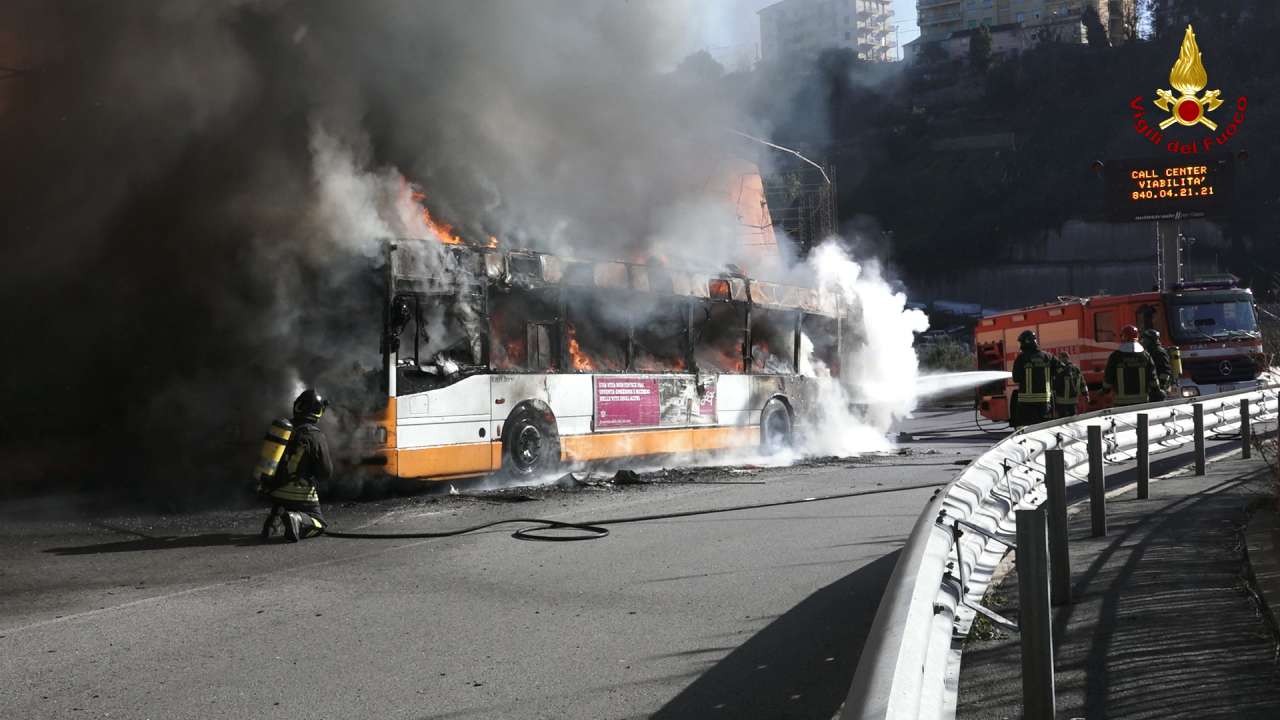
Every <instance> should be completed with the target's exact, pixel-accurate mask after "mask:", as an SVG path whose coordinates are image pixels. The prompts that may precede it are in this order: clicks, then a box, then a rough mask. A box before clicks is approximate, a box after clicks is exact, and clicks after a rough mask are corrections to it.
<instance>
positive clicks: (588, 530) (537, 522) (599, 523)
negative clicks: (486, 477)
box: [324, 482, 949, 542]
mask: <svg viewBox="0 0 1280 720" xmlns="http://www.w3.org/2000/svg"><path fill="white" fill-rule="evenodd" d="M947 484H949V483H946V482H934V483H919V484H916V485H899V486H895V487H886V488H875V489H873V490H856V491H853V492H847V493H838V494H835V495H818V496H815V497H807V498H797V499H793V500H776V501H773V502H763V503H750V504H746V505H727V506H721V507H712V508H703V509H701V510H684V511H680V512H669V513H656V514H652V515H632V516H629V517H620V518H606V519H604V520H584V521H582V522H562V521H560V520H547V519H544V518H507V519H505V520H495V521H493V522H487V523H483V524H480V525H472V526H470V527H464V528H459V529H457V530H441V531H436V532H402V533H370V532H346V531H341V530H325V532H324V534H325V535H327V536H329V537H335V538H347V539H353V540H423V539H432V538H447V537H457V536H458V535H466V534H468V533H473V532H478V531H480V530H485V529H488V528H491V527H496V526H498V525H508V524H512V523H520V524H522V525H525V526H526V527H522V528H520V529H518V530H516V531H515V532H513V533H511V537H513V538H515V539H517V540H540V541H543V542H573V541H577V540H598V539H599V538H602V537H607V536H608V535H609V528H608V527H606V526H608V525H623V524H626V523H638V522H650V521H654V520H671V519H673V518H684V517H694V516H697V515H714V514H717V513H728V512H740V511H742V510H758V509H761V508H773V507H783V506H786V505H800V504H803V503H814V502H826V501H828V500H844V499H847V498H854V497H862V496H864V495H881V494H884V493H894V492H905V491H907V490H923V489H927V488H938V487H942V486H944V485H947ZM556 530H573V531H576V532H577V534H572V535H557V534H546V533H547V532H548V531H556Z"/></svg>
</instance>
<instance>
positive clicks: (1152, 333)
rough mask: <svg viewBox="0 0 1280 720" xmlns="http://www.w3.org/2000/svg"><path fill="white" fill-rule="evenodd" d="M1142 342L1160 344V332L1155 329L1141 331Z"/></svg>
mask: <svg viewBox="0 0 1280 720" xmlns="http://www.w3.org/2000/svg"><path fill="white" fill-rule="evenodd" d="M1142 340H1143V342H1149V343H1156V344H1159V342H1160V331H1159V330H1157V329H1155V328H1147V329H1146V330H1143V331H1142Z"/></svg>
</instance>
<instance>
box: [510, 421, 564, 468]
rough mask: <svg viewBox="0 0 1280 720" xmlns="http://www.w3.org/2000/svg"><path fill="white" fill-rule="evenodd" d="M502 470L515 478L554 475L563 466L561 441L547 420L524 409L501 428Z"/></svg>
mask: <svg viewBox="0 0 1280 720" xmlns="http://www.w3.org/2000/svg"><path fill="white" fill-rule="evenodd" d="M502 438H503V443H502V444H503V456H504V457H503V470H505V471H506V472H507V473H508V474H510V475H514V476H528V475H537V474H540V473H544V472H551V471H552V470H554V469H555V467H556V466H557V465H559V464H560V438H559V436H558V435H557V434H556V432H555V430H553V429H552V428H551V426H550V425H549V424H548V423H547V421H546V420H545V419H543V418H542V417H541V416H539V415H538V414H537V413H536V412H534V411H531V410H529V409H527V408H522V409H521V410H519V411H517V412H516V413H515V414H513V415H512V416H511V417H510V418H508V419H507V423H506V425H505V426H504V427H503V428H502Z"/></svg>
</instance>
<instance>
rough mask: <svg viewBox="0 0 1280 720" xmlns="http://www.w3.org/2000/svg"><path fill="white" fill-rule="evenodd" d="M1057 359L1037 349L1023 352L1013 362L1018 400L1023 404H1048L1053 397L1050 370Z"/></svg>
mask: <svg viewBox="0 0 1280 720" xmlns="http://www.w3.org/2000/svg"><path fill="white" fill-rule="evenodd" d="M1056 365H1057V361H1056V360H1054V359H1053V358H1052V357H1050V356H1049V355H1048V354H1047V353H1044V352H1041V351H1039V350H1037V351H1034V352H1024V353H1022V354H1021V355H1019V356H1018V359H1017V361H1015V362H1014V364H1013V379H1014V381H1015V382H1017V383H1018V402H1019V403H1022V404H1024V405H1048V404H1049V402H1050V401H1051V400H1052V399H1053V392H1052V388H1051V378H1052V371H1053V369H1054V367H1055V366H1056Z"/></svg>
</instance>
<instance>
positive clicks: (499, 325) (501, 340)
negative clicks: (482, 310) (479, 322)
mask: <svg viewBox="0 0 1280 720" xmlns="http://www.w3.org/2000/svg"><path fill="white" fill-rule="evenodd" d="M489 327H490V331H491V336H492V337H493V338H494V339H495V340H497V342H496V343H494V345H493V346H492V352H491V357H490V364H492V365H493V367H494V368H495V369H501V370H513V369H517V368H520V367H522V366H524V365H526V364H527V363H528V358H527V357H526V353H525V350H524V343H525V341H524V338H522V337H520V336H519V335H518V334H515V333H512V334H508V332H507V331H508V330H509V328H508V323H507V316H506V314H505V313H504V312H502V311H501V310H498V309H496V308H495V309H493V310H492V311H491V314H490V316H489Z"/></svg>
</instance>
